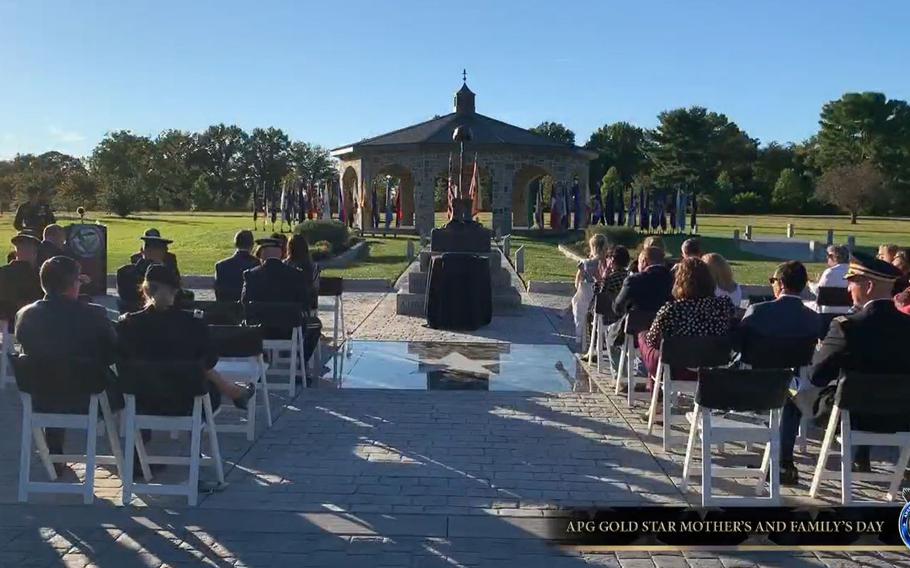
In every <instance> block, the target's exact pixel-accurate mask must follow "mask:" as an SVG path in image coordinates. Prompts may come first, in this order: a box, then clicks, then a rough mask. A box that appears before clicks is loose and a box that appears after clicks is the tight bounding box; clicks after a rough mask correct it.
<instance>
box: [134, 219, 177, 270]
mask: <svg viewBox="0 0 910 568" xmlns="http://www.w3.org/2000/svg"><path fill="white" fill-rule="evenodd" d="M141 238H142V239H143V240H144V239H147V238H148V239H161V231H159V230H158V229H155V228H152V229H148V230H146V231H145V234H144V235H142V237H141ZM161 240H162V241H167V242H166V243H165V244H164V256H163V257H162V259H161V263H162V264H164V265H165V266H168V267H170V269H171V270H173V271H174V273H175V274H176V275H177V277H178V278H180V269H179V268H177V256H176V255H175V254H174V253H172V252H170V251H169V250H167V245H168V244H170V243H172V242H173V241H168V240H167V239H161ZM141 258H142V249H139V252H137V253H136V254H134V255H133V256H131V257H130V262H131V263H132V264H136V263H137V262H139V259H141Z"/></svg>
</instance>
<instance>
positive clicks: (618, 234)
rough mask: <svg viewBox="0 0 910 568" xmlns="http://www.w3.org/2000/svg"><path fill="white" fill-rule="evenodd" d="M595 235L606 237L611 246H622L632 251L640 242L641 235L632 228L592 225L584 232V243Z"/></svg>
mask: <svg viewBox="0 0 910 568" xmlns="http://www.w3.org/2000/svg"><path fill="white" fill-rule="evenodd" d="M597 234H601V235H604V236H605V237H607V242H608V243H610V244H611V245H613V246H616V245H622V246H624V247H626V248H628V249H634V248H635V247H637V246H638V244H639V243H640V242H641V235H639V234H638V231H636V230H635V229H634V228H632V227H617V226H610V225H592V226H590V227H588V228H587V229H586V230H585V241H587V240H589V239H590V238H591V237H592V236H594V235H597Z"/></svg>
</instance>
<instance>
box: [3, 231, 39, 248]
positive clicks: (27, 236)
mask: <svg viewBox="0 0 910 568" xmlns="http://www.w3.org/2000/svg"><path fill="white" fill-rule="evenodd" d="M10 242H11V243H13V244H14V245H17V246H18V245H20V244H26V243H32V244H34V245H40V244H41V239H39V238H38V237H36V236H35V235H34V234H33V233H31V232H30V231H22V232H21V233H17V234H16V235H14V236H13V238H12V239H10Z"/></svg>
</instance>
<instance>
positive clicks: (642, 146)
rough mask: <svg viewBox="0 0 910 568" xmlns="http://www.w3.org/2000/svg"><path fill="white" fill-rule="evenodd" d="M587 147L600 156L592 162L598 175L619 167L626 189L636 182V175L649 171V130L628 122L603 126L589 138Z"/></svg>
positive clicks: (618, 170)
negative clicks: (634, 180) (634, 179)
mask: <svg viewBox="0 0 910 568" xmlns="http://www.w3.org/2000/svg"><path fill="white" fill-rule="evenodd" d="M585 148H587V149H588V150H593V151H595V152H597V153H598V154H599V156H598V158H597V159H596V160H595V161H594V162H593V163H592V166H593V167H594V171H595V179H596V176H598V175H600V172H606V171H607V170H608V169H610V168H612V167H615V168H616V170H617V172H618V173H619V177H620V179H621V180H622V184H623V185H624V186H628V185H629V184H631V183H632V178H634V177H635V174H637V173H639V172H642V171H646V170H647V168H648V165H649V163H648V157H647V155H646V153H645V152H646V148H647V138H646V135H645V131H644V130H642V129H641V128H639V127H637V126H633V125H631V124H629V123H628V122H614V123H613V124H607V125H604V126H601V127H600V128H598V129H597V130H596V131H594V133H593V134H591V137H590V138H589V139H588V142H587V144H585Z"/></svg>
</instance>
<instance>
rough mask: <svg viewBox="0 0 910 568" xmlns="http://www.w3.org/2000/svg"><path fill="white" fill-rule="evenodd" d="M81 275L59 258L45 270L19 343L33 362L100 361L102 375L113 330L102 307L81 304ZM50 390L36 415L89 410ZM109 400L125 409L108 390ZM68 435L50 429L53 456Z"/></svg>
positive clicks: (25, 311)
mask: <svg viewBox="0 0 910 568" xmlns="http://www.w3.org/2000/svg"><path fill="white" fill-rule="evenodd" d="M79 273H80V268H79V263H77V262H76V261H75V260H73V259H71V258H69V257H65V256H55V257H53V258H51V259H49V260H47V261H46V262H45V263H44V264H42V265H41V276H40V278H41V287H42V288H43V290H44V292H45V294H46V295H45V296H44V299H41V300H38V301H36V302H33V303H31V304H29V305H27V306H25V307H24V308H22V309H21V310H20V311H19V315H18V317H17V319H16V339H17V340H18V341H19V344H20V345H21V346H22V352H23V353H24V354H25V355H27V356H29V357H37V358H42V359H48V360H53V359H59V358H80V359H86V360H91V361H93V362H97V363H98V364H99V370H103V369H104V368H105V367H107V366H108V365H110V364H111V363H112V362H113V361H114V356H115V348H116V336H115V334H114V327H113V325H112V324H111V322H110V321H109V320H108V319H107V312H106V311H105V309H104V308H103V307H102V306H99V305H95V304H89V303H84V302H81V301H79V287H80V286H81V284H82V283H83V278H84V277H82V276H80V274H79ZM105 378H106V379H107V380H110V379H111V378H112V377H109V376H108V377H105ZM111 384H112V383H111ZM45 387H48V388H42V389H38V391H36V393H35V394H34V398H33V400H32V404H33V406H34V407H35V409H36V410H39V411H44V412H56V413H68V412H85V411H86V410H87V409H88V397H77V398H72V397H62V396H60V395H59V394H58V395H57V396H54V393H53V388H52V386H51V385H45ZM108 395H109V397H110V402H111V406H112V407H113V408H114V409H117V408H122V407H123V401H122V398H121V397H120V395H119V394H118V393H116V392H115V391H113V390H111V389H109V390H108ZM63 433H64V430H62V429H56V428H47V429H46V435H47V445H48V447H49V448H50V450H51V452H52V453H61V452H62V449H63ZM57 465H62V464H57ZM60 469H62V468H59V469H58V472H59V470H60Z"/></svg>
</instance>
